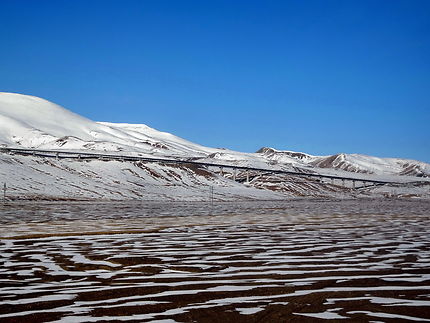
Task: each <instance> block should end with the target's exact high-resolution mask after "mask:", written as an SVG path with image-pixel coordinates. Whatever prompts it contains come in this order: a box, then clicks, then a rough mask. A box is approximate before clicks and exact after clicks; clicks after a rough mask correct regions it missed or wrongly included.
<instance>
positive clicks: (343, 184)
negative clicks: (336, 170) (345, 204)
mask: <svg viewBox="0 0 430 323" xmlns="http://www.w3.org/2000/svg"><path fill="white" fill-rule="evenodd" d="M342 186H343V187H345V180H344V179H342Z"/></svg>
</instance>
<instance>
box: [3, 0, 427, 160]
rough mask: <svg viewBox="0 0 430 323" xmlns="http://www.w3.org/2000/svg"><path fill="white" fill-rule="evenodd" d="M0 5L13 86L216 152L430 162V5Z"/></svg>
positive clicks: (12, 0) (61, 0)
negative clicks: (343, 155)
mask: <svg viewBox="0 0 430 323" xmlns="http://www.w3.org/2000/svg"><path fill="white" fill-rule="evenodd" d="M0 6H1V10H0V91H7V92H18V93H24V94H31V95H36V96H40V97H43V98H46V99H48V100H51V101H54V102H55V103H58V104H60V105H62V106H64V107H66V108H68V109H70V110H72V111H74V112H76V113H79V114H81V115H84V116H86V117H88V118H90V119H93V120H96V121H112V122H129V123H145V124H147V125H149V126H152V127H154V128H157V129H159V130H163V131H168V132H171V133H174V134H176V135H178V136H181V137H184V138H186V139H188V140H191V141H194V142H197V143H200V144H203V145H206V146H212V147H226V148H231V149H235V150H240V151H248V152H253V151H256V150H257V149H259V148H260V147H262V146H271V147H274V148H277V149H285V150H294V151H304V152H307V153H311V154H322V155H324V154H334V153H338V152H346V153H363V154H369V155H376V156H381V157H404V158H413V159H419V160H423V161H427V162H430V126H429V125H430V1H425V0H424V1H412V0H408V1H397V0H386V1H378V0H372V1H364V0H360V1H352V0H350V1H343V0H339V1H332V0H324V1H323V0H321V1H301V0H297V1H286V0H284V1H251V0H247V1H231V0H229V1H222V0H219V1H187V0H181V1H163V0H154V1H145V0H141V1H127V0H122V1H108V0H104V1H79V0H73V1H67V0H56V1H44V0H38V1H33V0H31V1H22V0H0Z"/></svg>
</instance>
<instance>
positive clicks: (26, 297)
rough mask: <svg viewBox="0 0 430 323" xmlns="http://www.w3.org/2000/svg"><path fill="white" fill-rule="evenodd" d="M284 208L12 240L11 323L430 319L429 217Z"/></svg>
mask: <svg viewBox="0 0 430 323" xmlns="http://www.w3.org/2000/svg"><path fill="white" fill-rule="evenodd" d="M268 213H269V212H268ZM276 213H279V214H276V215H271V214H260V215H255V214H254V215H250V214H248V215H246V214H244V215H235V216H228V215H222V216H221V215H220V216H201V217H194V219H191V218H190V217H186V216H183V217H177V218H176V222H175V221H173V220H172V219H170V220H168V221H167V222H169V221H170V222H169V223H171V224H172V225H168V226H165V222H163V221H164V220H163V218H156V217H145V218H141V219H140V221H141V227H140V228H135V229H142V231H139V232H133V230H130V231H129V232H126V231H124V230H123V231H121V232H119V231H118V232H115V231H114V230H111V231H109V232H98V233H92V234H91V233H88V234H80V233H78V232H75V234H71V235H67V236H64V235H61V234H53V233H52V232H51V230H50V229H52V228H46V232H51V233H49V234H46V235H43V236H42V235H41V236H30V235H28V234H27V236H23V235H22V233H20V234H19V236H18V235H17V236H15V237H14V236H11V235H8V237H7V238H6V239H2V240H1V242H0V251H1V258H0V263H1V266H0V321H1V322H105V321H115V320H117V321H130V322H144V321H155V322H156V321H162V322H190V321H197V322H218V321H225V322H231V321H237V322H257V321H258V322H276V321H291V322H294V321H296V322H303V321H309V320H311V321H312V320H318V319H320V320H322V319H339V320H348V319H350V320H354V321H390V320H391V321H393V322H394V321H402V320H404V321H430V225H429V220H430V213H429V212H427V211H425V210H424V211H423V212H410V215H408V214H407V213H408V212H399V213H397V214H387V213H386V214H366V212H364V213H363V214H360V213H356V212H351V214H343V215H341V214H337V215H330V214H329V213H328V212H327V213H325V214H318V212H314V214H308V216H306V217H304V216H302V215H300V212H298V213H297V214H299V215H291V214H288V213H285V214H280V212H276ZM402 213H405V214H402ZM420 213H421V214H420ZM100 221H101V219H100ZM110 221H112V220H110ZM115 221H116V224H117V226H118V228H125V227H126V226H129V225H130V223H127V221H126V220H124V219H123V218H119V219H117V220H115ZM115 221H114V222H115ZM138 221H139V219H138V218H133V220H132V222H133V223H136V222H138ZM101 222H102V221H101ZM40 223H42V222H40ZM79 223H80V225H81V224H82V223H81V222H79ZM157 223H158V226H157V225H156V224H157ZM173 223H175V225H173ZM45 225H46V226H47V227H49V226H50V225H51V223H49V222H47V223H45ZM68 225H69V226H70V228H69V229H70V230H68V232H70V231H71V228H72V226H73V223H68ZM111 225H112V223H111ZM148 225H151V230H150V231H148V232H143V229H144V228H146V227H147V226H148ZM109 228H110V227H109ZM60 233H61V232H60Z"/></svg>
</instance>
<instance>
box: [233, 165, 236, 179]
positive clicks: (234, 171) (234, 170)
mask: <svg viewBox="0 0 430 323" xmlns="http://www.w3.org/2000/svg"><path fill="white" fill-rule="evenodd" d="M233 180H234V181H236V168H235V169H233Z"/></svg>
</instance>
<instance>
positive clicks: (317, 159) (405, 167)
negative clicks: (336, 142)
mask: <svg viewBox="0 0 430 323" xmlns="http://www.w3.org/2000/svg"><path fill="white" fill-rule="evenodd" d="M257 153H259V154H262V155H263V156H265V158H267V159H268V160H272V161H274V162H276V163H282V164H295V165H297V166H299V165H300V166H302V167H305V166H308V167H309V166H312V167H316V168H323V169H335V170H343V171H347V172H351V173H362V174H374V175H409V176H417V177H430V165H429V164H427V163H424V162H420V161H416V160H409V159H400V158H379V157H372V156H366V155H359V154H336V155H332V156H312V155H309V154H305V153H298V152H292V151H282V150H275V149H273V148H267V147H264V148H261V149H260V150H259V151H257Z"/></svg>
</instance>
